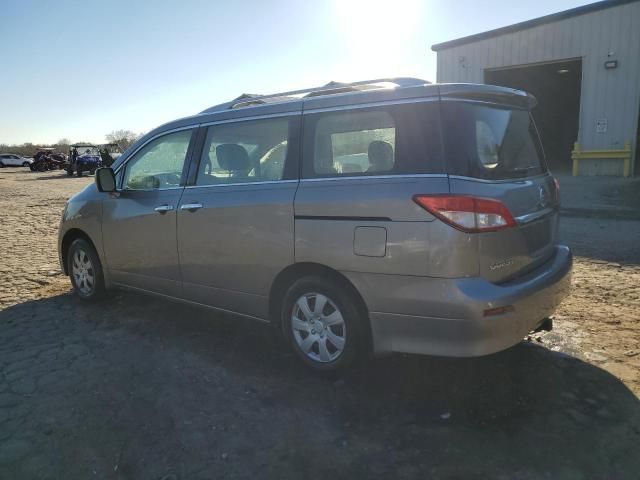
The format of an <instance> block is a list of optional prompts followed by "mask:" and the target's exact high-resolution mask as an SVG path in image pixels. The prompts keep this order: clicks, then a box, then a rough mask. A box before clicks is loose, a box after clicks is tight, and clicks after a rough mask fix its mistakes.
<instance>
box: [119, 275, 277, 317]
mask: <svg viewBox="0 0 640 480" xmlns="http://www.w3.org/2000/svg"><path fill="white" fill-rule="evenodd" d="M113 286H115V287H118V288H121V289H123V290H131V291H135V292H140V293H146V294H149V295H154V296H157V297H162V298H166V299H168V300H175V301H177V302H182V303H188V304H190V305H195V306H198V307H204V308H210V309H212V310H217V311H219V312H225V313H231V314H233V315H239V316H241V317H247V318H251V319H253V320H257V321H259V322H262V323H271V322H270V321H269V320H266V319H264V318H260V317H256V316H253V315H248V314H246V313H239V312H234V311H233V310H227V309H225V308H220V307H213V306H211V305H207V304H204V303H199V302H194V301H193V300H187V299H185V298H180V297H174V296H172V295H166V294H164V293H158V292H153V291H151V290H145V289H144V288H140V287H132V286H130V285H126V284H124V283H119V282H113Z"/></svg>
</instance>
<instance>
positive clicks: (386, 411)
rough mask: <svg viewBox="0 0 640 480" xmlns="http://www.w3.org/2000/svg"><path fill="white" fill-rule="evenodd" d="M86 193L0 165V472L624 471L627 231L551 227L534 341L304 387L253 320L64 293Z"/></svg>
mask: <svg viewBox="0 0 640 480" xmlns="http://www.w3.org/2000/svg"><path fill="white" fill-rule="evenodd" d="M91 181H92V179H89V178H83V179H77V178H66V177H65V176H64V172H48V173H31V172H29V171H28V170H26V169H22V168H20V169H18V168H15V169H10V168H5V169H1V170H0V245H1V246H2V251H1V253H0V367H1V369H2V370H1V371H0V478H12V479H14V478H20V479H21V478H26V479H38V478H42V479H56V478H68V479H71V478H83V479H86V478H109V479H130V478H149V479H165V480H168V479H187V478H189V479H191V478H194V479H210V478H252V479H255V478H260V479H261V478H274V479H300V478H305V477H306V478H320V477H322V478H332V479H341V478H421V479H424V478H434V479H468V478H493V479H538V478H544V479H556V478H562V479H565V478H566V479H591V478H593V479H596V478H597V479H603V478H607V479H608V478H611V479H626V478H629V479H635V478H638V477H639V475H640V474H639V473H638V472H640V399H639V398H638V396H639V395H640V248H639V247H638V243H637V242H638V239H639V238H640V222H637V221H622V220H606V219H589V218H571V217H567V218H563V219H562V237H563V239H564V241H565V242H567V243H568V244H569V245H570V246H572V248H573V249H574V253H575V255H576V258H575V269H574V288H573V293H572V295H571V297H570V298H568V299H567V300H566V301H565V302H564V303H563V305H562V306H561V308H560V309H559V311H558V313H557V315H556V318H555V324H554V325H555V328H554V330H553V331H552V332H550V333H545V334H536V335H533V336H531V337H530V338H529V339H527V340H524V341H523V342H522V343H521V344H519V345H517V346H516V347H514V348H511V349H509V350H507V351H505V352H501V353H499V354H495V355H490V356H487V357H483V358H477V359H445V358H430V357H420V356H407V355H394V356H392V357H387V358H382V359H375V360H373V359H372V360H371V361H369V362H367V364H366V365H364V366H362V367H360V368H358V369H355V370H353V371H350V372H349V373H347V374H346V375H344V376H343V377H341V378H322V377H317V376H314V375H312V374H310V373H309V372H308V371H307V370H306V369H305V368H303V367H302V366H300V365H299V364H298V362H297V361H296V360H295V359H294V358H293V357H292V356H291V355H290V354H289V353H288V352H284V351H282V349H281V348H280V346H279V345H278V344H275V343H274V342H273V341H272V340H271V336H270V335H269V331H268V329H267V327H264V326H262V325H257V324H255V323H252V322H249V321H245V320H241V319H238V318H235V317H231V316H224V315H219V314H215V313H211V312H210V311H204V310H201V309H196V308H191V307H185V306H184V305H177V304H173V303H168V302H164V301H160V300H157V299H155V298H149V297H144V296H141V295H134V294H129V293H126V294H125V293H116V294H114V295H113V296H112V297H111V298H110V299H109V300H108V301H105V302H103V303H101V304H99V305H84V304H82V303H81V302H79V301H78V300H77V299H76V298H75V297H73V296H72V295H70V292H69V283H68V279H67V278H66V277H63V276H62V275H60V274H59V267H58V264H57V253H56V232H57V226H58V221H59V216H60V213H61V211H62V208H63V206H64V202H65V200H66V199H67V198H68V197H69V196H70V195H71V194H73V193H74V192H75V191H78V190H79V189H81V188H82V187H83V186H84V185H86V184H87V183H89V182H91ZM634 243H635V245H634Z"/></svg>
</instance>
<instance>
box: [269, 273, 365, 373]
mask: <svg viewBox="0 0 640 480" xmlns="http://www.w3.org/2000/svg"><path fill="white" fill-rule="evenodd" d="M322 297H324V299H323V298H322ZM325 299H326V300H325ZM318 301H320V302H322V304H323V305H324V306H323V307H322V306H321V305H319V304H318V303H317V302H318ZM305 303H306V307H307V309H308V311H307V313H306V314H305V311H306V309H305V308H303V307H304V304H305ZM301 305H302V306H301ZM336 313H337V314H338V315H336ZM309 317H310V318H309ZM280 319H281V322H280V326H281V328H282V334H283V335H284V337H285V339H286V341H287V343H288V344H289V345H290V347H291V348H292V349H293V351H294V352H295V353H296V355H297V356H298V357H299V358H300V359H301V360H302V362H303V363H304V364H305V365H307V366H308V367H311V368H312V369H313V370H315V371H317V372H324V373H330V372H337V371H340V370H344V369H345V368H347V367H348V366H349V365H351V364H352V363H353V362H354V361H355V360H356V359H357V358H358V357H360V356H361V355H362V354H363V353H364V348H363V347H364V341H363V340H364V338H365V337H364V332H365V329H364V328H363V326H364V322H365V319H364V318H362V314H361V312H360V309H358V306H357V303H356V301H355V299H354V298H352V296H351V295H349V294H348V293H347V292H346V291H344V289H342V288H340V287H338V286H337V285H335V284H334V283H331V282H329V281H328V280H326V279H324V278H321V277H318V276H309V277H303V278H300V279H299V280H297V281H296V282H295V283H293V285H291V287H289V289H288V290H287V292H286V294H285V296H284V299H283V302H282V310H281V315H280ZM339 319H341V322H340V320H339Z"/></svg>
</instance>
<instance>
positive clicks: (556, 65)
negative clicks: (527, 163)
mask: <svg viewBox="0 0 640 480" xmlns="http://www.w3.org/2000/svg"><path fill="white" fill-rule="evenodd" d="M484 81H485V83H487V84H491V85H501V86H504V87H511V88H517V89H519V90H525V91H527V92H529V93H532V94H533V95H535V97H536V98H537V99H538V106H537V107H536V108H535V109H534V110H533V117H534V119H535V121H536V124H537V126H538V130H539V131H540V137H541V139H542V144H543V146H544V151H545V154H546V157H547V162H548V163H549V167H550V168H551V169H552V170H553V171H555V172H570V171H571V151H572V150H573V144H574V142H576V141H577V138H578V128H579V118H580V86H581V81H582V60H581V59H572V60H563V61H558V62H551V63H543V64H535V65H521V66H518V67H508V68H500V69H495V70H485V72H484Z"/></svg>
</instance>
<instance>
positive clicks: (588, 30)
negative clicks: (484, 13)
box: [437, 2, 640, 174]
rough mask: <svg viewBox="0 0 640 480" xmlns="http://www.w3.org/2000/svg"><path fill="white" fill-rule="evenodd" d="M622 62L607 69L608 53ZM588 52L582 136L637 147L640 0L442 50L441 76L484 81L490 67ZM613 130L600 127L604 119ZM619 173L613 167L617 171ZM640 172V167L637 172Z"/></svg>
mask: <svg viewBox="0 0 640 480" xmlns="http://www.w3.org/2000/svg"><path fill="white" fill-rule="evenodd" d="M609 52H615V55H614V56H613V57H611V59H614V60H618V68H616V69H613V70H606V69H605V68H604V62H605V61H606V60H608V59H609V57H607V54H608V53H609ZM569 58H582V95H581V105H580V130H579V134H578V141H579V142H580V144H581V145H582V147H583V148H584V149H619V148H622V147H623V146H624V144H625V142H629V141H630V142H632V146H633V151H634V152H635V148H636V147H637V146H636V145H635V143H636V134H637V122H638V109H639V105H640V2H634V3H630V4H626V5H620V6H616V7H611V8H607V9H604V10H600V11H596V12H591V13H586V14H583V15H580V16H576V17H572V18H568V19H565V20H559V21H555V22H552V23H547V24H543V25H539V26H536V27H533V28H529V29H526V30H521V31H518V32H514V33H507V34H503V35H499V36H497V37H493V38H488V39H485V40H479V41H477V42H473V43H469V44H466V45H459V46H456V47H452V48H448V49H445V50H441V51H439V52H438V72H437V77H438V82H441V83H446V82H472V83H482V82H483V81H484V70H485V69H491V68H499V67H508V66H517V65H525V64H531V63H541V62H550V61H554V60H561V59H569ZM603 118H604V119H607V131H606V132H605V133H596V122H597V120H598V119H603ZM612 173H613V172H612ZM635 173H636V174H640V172H635Z"/></svg>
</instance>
